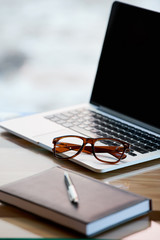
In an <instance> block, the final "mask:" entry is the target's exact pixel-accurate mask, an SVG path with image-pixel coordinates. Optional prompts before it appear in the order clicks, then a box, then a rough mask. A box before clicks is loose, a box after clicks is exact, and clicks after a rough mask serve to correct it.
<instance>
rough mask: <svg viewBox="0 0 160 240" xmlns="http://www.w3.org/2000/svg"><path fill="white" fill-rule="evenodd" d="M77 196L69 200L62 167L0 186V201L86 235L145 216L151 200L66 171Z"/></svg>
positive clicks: (149, 208)
mask: <svg viewBox="0 0 160 240" xmlns="http://www.w3.org/2000/svg"><path fill="white" fill-rule="evenodd" d="M68 173H69V175H70V177H71V179H72V182H73V184H74V186H75V188H76V191H77V193H78V197H79V204H78V206H75V205H74V204H72V203H71V202H70V201H69V198H68V194H67V189H66V185H65V182H64V169H62V168H60V167H54V168H51V169H49V170H46V171H44V172H41V173H39V174H36V175H34V176H31V177H28V178H25V179H22V180H18V181H16V182H13V183H10V184H7V185H4V186H2V187H0V201H2V202H5V203H8V204H11V205H14V206H16V207H19V208H21V209H24V210H26V211H29V212H31V213H34V214H37V215H39V216H41V217H44V218H46V219H49V220H52V221H54V222H56V223H59V224H62V225H64V226H66V227H69V228H72V229H74V230H77V231H79V232H81V233H83V234H85V235H87V236H93V235H95V234H97V233H99V232H101V231H104V230H105V229H110V228H112V227H114V226H117V225H119V224H121V223H124V222H126V221H129V220H131V219H133V218H136V217H138V216H141V215H144V214H146V213H147V212H149V211H150V210H151V200H149V199H147V198H144V197H142V196H139V195H136V194H132V193H130V192H127V191H124V190H121V189H118V188H116V187H113V186H111V185H108V184H105V183H102V182H99V181H97V180H93V179H91V178H88V177H84V176H82V175H80V174H76V173H73V172H72V171H68Z"/></svg>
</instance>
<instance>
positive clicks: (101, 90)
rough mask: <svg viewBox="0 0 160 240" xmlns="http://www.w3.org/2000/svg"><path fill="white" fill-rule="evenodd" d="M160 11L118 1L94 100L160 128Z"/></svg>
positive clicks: (105, 45)
mask: <svg viewBox="0 0 160 240" xmlns="http://www.w3.org/2000/svg"><path fill="white" fill-rule="evenodd" d="M159 59H160V13H156V12H153V11H150V10H145V9H142V8H138V7H134V6H130V5H127V4H123V3H119V2H115V3H114V4H113V6H112V10H111V15H110V18H109V23H108V27H107V32H106V36H105V40H104V44H103V49H102V53H101V57H100V60H99V65H98V70H97V74H96V79H95V83H94V86H93V91H92V95H91V101H90V102H91V103H92V104H96V105H98V106H102V107H105V108H109V109H111V110H114V111H116V112H119V113H120V114H124V115H126V116H128V117H132V118H134V119H136V120H139V121H141V122H144V123H146V124H149V125H151V126H153V127H156V128H160V113H159V110H160V107H159V103H160V97H159V95H160V94H159V92H160V91H159V84H160V60H159Z"/></svg>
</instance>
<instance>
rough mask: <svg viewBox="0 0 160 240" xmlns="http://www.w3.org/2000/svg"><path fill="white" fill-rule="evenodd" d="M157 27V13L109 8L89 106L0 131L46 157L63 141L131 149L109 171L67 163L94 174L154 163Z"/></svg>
mask: <svg viewBox="0 0 160 240" xmlns="http://www.w3.org/2000/svg"><path fill="white" fill-rule="evenodd" d="M159 26H160V13H158V12H154V11H150V10H147V9H142V8H139V7H136V6H132V5H128V4H124V3H121V2H114V3H113V5H112V8H111V13H110V17H109V21H108V25H107V30H106V34H105V38H104V43H103V47H102V52H101V54H100V59H99V63H98V67H97V73H96V76H95V81H94V85H93V89H92V93H91V98H90V102H89V103H86V104H82V105H79V106H71V107H68V108H65V109H58V110H54V111H50V112H44V113H40V114H34V115H31V116H27V117H22V118H17V119H13V120H9V121H4V122H1V123H0V126H1V127H2V128H4V129H5V130H7V131H9V132H11V133H13V134H15V135H17V136H19V137H22V138H24V139H26V140H28V141H30V142H32V143H34V144H37V145H39V146H41V147H43V148H45V149H47V150H49V151H52V148H53V145H52V140H53V138H55V137H59V136H63V135H81V136H86V137H109V138H117V139H119V140H122V141H125V142H128V143H130V144H131V151H130V152H129V153H128V156H127V158H126V159H124V160H121V161H120V162H119V163H117V164H115V165H110V164H106V163H102V162H99V161H97V160H96V159H95V158H94V157H93V156H90V155H89V154H88V155H85V156H84V155H79V156H77V157H76V158H73V159H72V161H73V162H75V163H76V164H80V165H81V166H84V167H86V168H88V169H90V170H92V171H95V172H99V173H103V172H107V171H112V170H116V169H118V168H123V167H127V166H130V165H134V164H138V163H142V162H145V161H149V160H153V159H156V158H159V157H160V114H159V110H158V109H159V108H158V106H159V85H158V84H159V81H158V76H159V62H158V61H157V59H159V56H160V44H159V42H160V32H159ZM84 87H85V86H84ZM46 94H47V93H46ZM68 97H69V96H68Z"/></svg>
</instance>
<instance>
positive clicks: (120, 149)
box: [52, 135, 130, 164]
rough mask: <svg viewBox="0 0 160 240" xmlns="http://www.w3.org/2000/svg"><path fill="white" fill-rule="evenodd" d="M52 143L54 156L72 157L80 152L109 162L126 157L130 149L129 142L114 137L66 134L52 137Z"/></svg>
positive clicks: (115, 161) (113, 162) (116, 161)
mask: <svg viewBox="0 0 160 240" xmlns="http://www.w3.org/2000/svg"><path fill="white" fill-rule="evenodd" d="M53 144H54V147H53V149H52V150H53V154H54V156H55V157H56V158H59V159H72V158H74V157H76V156H78V155H79V154H80V153H81V152H82V153H86V154H93V155H94V157H95V158H96V159H97V160H99V161H101V162H104V163H110V164H115V163H118V162H119V161H120V160H121V159H124V158H126V157H127V155H126V154H125V153H127V152H129V151H130V144H128V143H126V142H123V141H120V140H118V139H114V138H85V137H81V136H74V135H68V136H62V137H56V138H54V139H53ZM87 144H90V145H89V146H88V145H87Z"/></svg>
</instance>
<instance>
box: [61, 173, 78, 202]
mask: <svg viewBox="0 0 160 240" xmlns="http://www.w3.org/2000/svg"><path fill="white" fill-rule="evenodd" d="M64 181H65V184H66V187H67V192H68V196H69V200H70V201H71V202H72V203H75V204H78V195H77V192H76V189H75V187H74V185H73V183H72V181H71V178H70V176H69V174H68V173H67V172H64Z"/></svg>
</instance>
